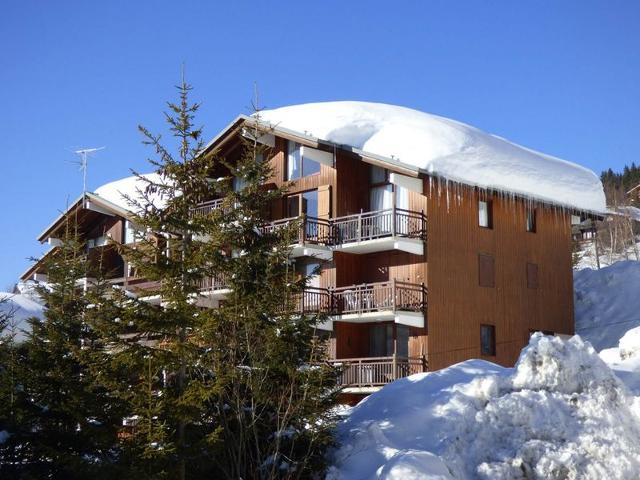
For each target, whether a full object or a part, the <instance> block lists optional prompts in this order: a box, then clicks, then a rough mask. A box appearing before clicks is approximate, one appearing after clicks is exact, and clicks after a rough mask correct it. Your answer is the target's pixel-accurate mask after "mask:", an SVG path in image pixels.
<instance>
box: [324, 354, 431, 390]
mask: <svg viewBox="0 0 640 480" xmlns="http://www.w3.org/2000/svg"><path fill="white" fill-rule="evenodd" d="M329 364H330V365H332V366H335V367H337V368H340V369H341V372H340V375H339V376H338V385H339V386H340V387H342V392H343V393H372V392H375V391H377V390H379V389H380V387H382V386H384V385H386V384H387V383H390V382H393V381H394V380H397V379H399V378H404V377H408V376H409V375H413V374H415V373H422V372H426V371H427V370H428V369H427V362H426V360H425V359H424V358H417V357H408V358H406V357H405V358H403V357H398V356H396V355H393V356H391V357H369V358H367V357H365V358H345V359H337V360H330V361H329Z"/></svg>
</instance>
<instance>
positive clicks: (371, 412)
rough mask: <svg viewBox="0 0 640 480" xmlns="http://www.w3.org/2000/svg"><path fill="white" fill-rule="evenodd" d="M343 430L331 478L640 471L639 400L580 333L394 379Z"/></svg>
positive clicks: (613, 475) (616, 475)
mask: <svg viewBox="0 0 640 480" xmlns="http://www.w3.org/2000/svg"><path fill="white" fill-rule="evenodd" d="M338 436H339V438H338V440H339V444H340V446H339V448H338V450H337V451H335V452H334V455H333V458H332V467H331V469H330V472H329V475H328V478H329V479H334V480H351V479H353V480H355V479H358V480H364V479H386V480H390V479H454V478H455V479H476V478H480V479H487V480H488V479H492V480H495V479H504V480H506V479H515V478H540V479H542V478H576V479H577V478H580V479H602V478H608V479H629V478H639V477H640V399H639V398H638V397H634V396H633V394H632V393H631V392H630V391H629V389H628V388H627V387H626V386H625V384H624V383H623V382H622V381H621V380H620V379H619V378H618V377H617V376H616V374H614V372H613V371H612V370H611V369H610V368H609V367H608V366H607V365H606V364H605V362H603V361H602V359H601V358H600V357H599V356H598V355H597V354H596V352H595V351H594V349H593V348H592V347H591V346H590V345H589V344H588V343H585V342H583V341H582V340H581V339H580V338H579V337H577V336H576V337H573V338H572V339H570V340H568V341H564V340H562V339H560V338H558V337H545V336H543V335H541V334H535V335H533V336H532V338H531V341H530V344H529V346H528V347H527V348H525V349H524V350H523V352H522V354H521V356H520V359H519V360H518V363H517V364H516V366H515V368H513V369H510V368H503V367H499V366H497V365H494V364H491V363H488V362H484V361H481V360H469V361H466V362H463V363H459V364H457V365H454V366H452V367H449V368H446V369H443V370H440V371H437V372H432V373H427V374H418V375H413V376H411V377H408V378H405V379H401V380H398V381H396V382H393V383H391V384H389V385H387V386H386V387H384V388H383V389H382V390H380V391H379V392H377V393H374V394H373V395H371V396H370V397H368V398H366V399H365V400H363V401H362V402H360V404H358V405H357V406H356V407H354V408H353V409H352V410H351V412H350V413H349V414H348V416H347V417H346V419H345V420H344V421H343V422H342V423H341V424H340V425H339V427H338Z"/></svg>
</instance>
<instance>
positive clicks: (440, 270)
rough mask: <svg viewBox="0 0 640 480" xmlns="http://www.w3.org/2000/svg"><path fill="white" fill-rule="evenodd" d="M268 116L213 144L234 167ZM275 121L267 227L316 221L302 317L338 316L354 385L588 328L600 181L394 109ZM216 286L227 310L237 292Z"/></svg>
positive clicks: (302, 253) (306, 113) (300, 258)
mask: <svg viewBox="0 0 640 480" xmlns="http://www.w3.org/2000/svg"><path fill="white" fill-rule="evenodd" d="M255 122H256V119H255V118H253V117H247V116H240V117H238V118H237V119H236V120H235V121H234V122H233V123H232V124H230V125H229V126H228V127H227V128H225V129H224V130H223V131H222V132H221V133H220V134H219V135H218V136H217V137H216V138H215V139H214V140H212V141H211V143H210V144H209V145H208V146H207V147H206V149H207V151H210V150H212V149H216V150H217V151H218V152H219V154H220V155H222V156H224V157H226V158H227V160H228V161H231V162H233V161H234V159H237V158H238V157H239V155H240V151H241V148H240V146H241V141H240V136H241V135H247V129H246V128H245V127H247V126H251V125H254V123H255ZM259 126H260V127H261V128H264V132H265V133H264V135H262V136H261V137H260V139H259V141H260V142H261V143H264V144H267V145H268V146H269V147H270V149H269V153H268V158H267V159H266V160H267V161H269V162H270V163H271V166H272V168H273V172H274V173H273V178H272V179H271V182H270V183H272V184H274V185H285V184H288V183H290V187H289V189H288V193H287V195H286V196H285V197H283V198H282V199H281V200H279V201H277V202H275V203H274V204H273V206H272V210H271V218H272V219H273V223H272V224H269V225H266V226H265V228H278V226H279V225H282V224H286V223H287V222H289V221H291V219H293V218H298V217H299V216H301V215H304V219H305V220H304V223H303V226H302V228H301V232H300V236H299V240H298V242H297V243H296V244H295V245H293V246H292V247H293V248H292V254H291V256H292V260H293V261H294V262H295V266H296V268H297V269H299V271H300V272H301V273H307V272H313V271H314V270H315V269H316V267H318V266H319V267H320V269H319V271H320V274H319V275H317V276H315V277H313V278H312V279H311V281H310V284H309V288H308V290H307V292H306V293H305V294H304V295H303V297H302V299H301V310H303V311H305V312H312V311H316V310H322V311H324V312H326V313H327V314H329V321H328V322H327V323H325V324H324V325H322V328H323V329H324V330H325V331H326V335H327V336H328V338H330V342H331V355H332V357H333V358H334V361H335V362H336V363H340V364H342V365H343V366H344V367H345V368H344V371H343V375H342V378H341V382H342V383H343V384H344V385H345V386H346V387H348V389H347V390H346V391H347V392H351V393H368V392H371V391H373V390H375V389H377V388H379V387H380V386H381V385H383V384H384V383H387V382H389V381H391V380H393V379H395V378H397V377H399V376H406V375H408V374H411V373H415V372H419V371H425V370H427V369H429V370H436V369H440V368H443V367H445V366H447V365H451V364H453V363H456V362H459V361H462V360H465V359H468V358H484V359H487V360H490V361H493V362H497V363H500V364H503V365H512V364H513V363H514V362H515V360H516V359H517V357H518V354H519V352H520V350H521V349H522V347H523V346H524V345H525V344H526V343H527V341H528V337H529V335H530V334H531V332H533V331H544V332H547V333H556V334H567V335H570V334H573V329H574V326H573V284H572V269H571V259H572V253H571V252H572V222H571V218H572V215H582V216H583V218H588V217H589V216H594V215H599V213H600V212H602V211H604V208H605V207H604V194H603V192H602V185H601V184H600V181H599V180H598V177H597V176H596V175H595V174H593V172H591V171H589V170H587V169H585V168H583V167H580V166H578V165H575V164H571V163H569V162H565V161H562V160H558V159H555V158H553V157H549V156H546V155H543V154H538V153H536V152H533V151H531V150H528V149H524V148H523V147H519V146H517V145H514V144H512V143H509V142H507V141H505V140H503V139H500V138H498V137H495V136H492V135H489V134H486V133H483V132H481V131H479V130H477V129H475V128H473V127H469V126H467V125H464V124H461V123H458V122H455V121H452V120H448V119H444V118H441V117H436V116H433V115H428V114H424V113H421V112H416V111H414V110H409V109H406V108H401V107H393V106H389V105H380V104H367V103H360V102H332V103H326V104H309V105H301V106H294V107H286V108H283V109H277V110H271V111H265V112H262V113H261V120H260V122H259ZM212 175H215V176H221V175H224V172H212ZM91 198H93V197H91ZM94 200H95V199H94ZM218 206H219V202H218V201H217V199H211V201H210V202H207V203H205V204H203V205H201V206H200V207H199V208H198V210H199V211H200V212H206V211H207V210H209V209H212V208H217V207H218ZM109 218H111V217H105V216H103V217H98V216H96V217H95V220H92V221H94V222H105V223H104V225H105V227H104V228H102V230H100V232H97V233H99V234H100V235H104V234H105V233H104V232H107V233H108V231H109V230H105V228H106V225H107V224H108V222H109ZM111 220H113V219H111ZM119 221H120V222H121V225H125V224H126V215H125V214H124V213H122V215H120V217H119ZM95 225H98V223H95ZM87 228H89V227H87ZM121 228H124V227H121ZM49 230H50V229H49ZM49 230H48V231H49ZM47 235H49V236H52V234H51V233H47V232H45V233H44V234H43V236H41V237H40V239H41V240H44V239H45V238H46V237H47ZM114 235H115V236H118V235H119V237H121V238H122V239H123V241H124V237H125V235H124V233H123V230H119V231H118V233H114ZM125 270H126V268H125V266H124V265H121V268H120V270H119V272H122V273H123V279H122V284H123V285H126V284H127V282H128V280H127V276H126V275H125V274H124V273H125ZM129 283H131V282H129ZM206 287H207V288H205V289H204V291H203V294H204V297H203V299H202V302H203V305H207V306H211V307H215V306H216V305H217V302H218V301H219V300H221V299H223V298H224V295H225V293H227V292H228V290H225V288H224V285H223V283H221V282H220V281H213V280H212V281H211V282H210V285H207V286H206Z"/></svg>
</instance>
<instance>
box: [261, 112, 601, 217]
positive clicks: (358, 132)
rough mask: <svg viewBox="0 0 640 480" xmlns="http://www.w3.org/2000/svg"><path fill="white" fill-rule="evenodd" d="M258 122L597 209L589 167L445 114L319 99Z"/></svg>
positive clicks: (440, 173) (596, 182) (485, 184)
mask: <svg viewBox="0 0 640 480" xmlns="http://www.w3.org/2000/svg"><path fill="white" fill-rule="evenodd" d="M260 116H261V118H262V120H263V121H266V122H268V123H270V124H271V125H273V126H275V127H276V128H285V129H288V130H291V131H294V132H299V133H300V134H303V135H307V136H312V137H315V138H318V139H321V140H325V141H328V142H332V143H335V144H338V145H346V146H349V147H352V148H355V149H358V150H361V151H363V152H366V153H371V154H373V155H376V156H381V157H384V158H387V159H389V161H390V162H391V163H398V162H400V163H401V164H404V165H408V166H412V167H415V168H418V169H420V170H421V171H423V172H425V173H427V174H431V175H433V176H436V177H440V178H444V179H447V180H451V181H455V182H460V183H463V184H468V185H472V186H478V187H481V188H487V189H492V190H498V191H503V192H508V193H515V194H518V195H522V196H524V197H529V198H533V199H537V200H540V201H544V202H551V203H556V204H560V205H563V206H569V207H573V208H576V209H579V210H586V211H595V212H604V211H605V208H606V207H605V196H604V191H603V189H602V184H601V182H600V179H599V178H598V176H597V175H596V174H595V173H594V172H592V171H591V170H589V169H587V168H585V167H582V166H580V165H577V164H575V163H571V162H568V161H565V160H561V159H559V158H556V157H552V156H549V155H545V154H543V153H539V152H536V151H534V150H530V149H528V148H525V147H522V146H520V145H516V144H514V143H511V142H509V141H508V140H505V139H504V138H500V137H498V136H495V135H492V134H489V133H485V132H483V131H481V130H479V129H477V128H475V127H472V126H469V125H466V124H464V123H461V122H458V121H455V120H450V119H448V118H444V117H440V116H437V115H432V114H428V113H423V112H419V111H417V110H412V109H410V108H406V107H399V106H394V105H386V104H381V103H368V102H346V101H345V102H324V103H308V104H303V105H293V106H289V107H282V108H277V109H274V110H263V111H262V112H260Z"/></svg>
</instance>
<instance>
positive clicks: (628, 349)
mask: <svg viewBox="0 0 640 480" xmlns="http://www.w3.org/2000/svg"><path fill="white" fill-rule="evenodd" d="M600 358H602V360H603V361H604V362H605V363H606V364H607V365H609V367H610V368H611V369H612V370H613V371H614V372H615V374H616V375H617V376H618V378H620V380H622V381H623V382H624V384H625V385H626V386H627V388H629V390H631V391H632V392H633V393H634V394H635V395H640V327H636V328H632V329H631V330H629V331H628V332H626V333H625V334H624V335H623V336H622V338H621V339H620V341H619V342H618V346H617V347H612V348H607V349H604V350H602V351H601V352H600Z"/></svg>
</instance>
